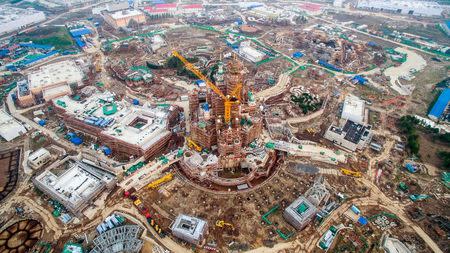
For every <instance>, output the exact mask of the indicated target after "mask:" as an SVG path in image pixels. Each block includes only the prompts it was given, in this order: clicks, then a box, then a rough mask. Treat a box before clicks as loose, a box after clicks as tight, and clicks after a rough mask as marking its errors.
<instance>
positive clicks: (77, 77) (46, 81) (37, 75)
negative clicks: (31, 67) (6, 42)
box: [28, 60, 84, 101]
mask: <svg viewBox="0 0 450 253" xmlns="http://www.w3.org/2000/svg"><path fill="white" fill-rule="evenodd" d="M83 77H84V75H83V72H82V71H81V69H80V68H79V67H78V66H77V65H76V64H75V62H74V61H70V60H67V61H61V62H56V63H52V64H48V65H45V66H43V67H41V68H40V69H39V70H36V71H34V72H32V73H30V74H29V75H28V85H29V89H30V90H31V93H32V94H33V95H34V96H39V97H40V96H42V98H43V99H44V100H45V101H49V100H51V99H53V98H57V97H60V96H64V95H69V94H72V91H71V89H70V86H69V85H70V84H77V85H79V84H81V82H82V80H83Z"/></svg>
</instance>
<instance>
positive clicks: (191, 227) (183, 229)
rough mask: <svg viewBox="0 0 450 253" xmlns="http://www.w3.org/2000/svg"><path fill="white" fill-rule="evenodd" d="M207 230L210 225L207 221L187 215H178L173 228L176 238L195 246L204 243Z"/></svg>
mask: <svg viewBox="0 0 450 253" xmlns="http://www.w3.org/2000/svg"><path fill="white" fill-rule="evenodd" d="M207 229H208V223H207V222H206V221H204V220H202V219H199V218H197V217H192V216H187V215H185V214H180V215H178V217H177V218H176V220H175V221H174V222H173V224H172V226H171V230H172V233H173V235H174V236H176V237H177V238H179V239H181V240H184V241H186V242H189V243H192V244H195V245H201V244H203V243H204V238H205V234H206V232H207Z"/></svg>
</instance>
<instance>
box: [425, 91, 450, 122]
mask: <svg viewBox="0 0 450 253" xmlns="http://www.w3.org/2000/svg"><path fill="white" fill-rule="evenodd" d="M449 102H450V88H446V89H445V90H443V91H442V93H441V95H439V98H438V100H437V101H436V103H434V105H433V108H431V111H430V113H429V114H428V117H432V118H433V117H434V118H436V119H439V118H440V117H441V116H442V114H443V113H444V111H445V108H447V105H448V103H449Z"/></svg>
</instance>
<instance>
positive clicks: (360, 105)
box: [341, 94, 365, 124]
mask: <svg viewBox="0 0 450 253" xmlns="http://www.w3.org/2000/svg"><path fill="white" fill-rule="evenodd" d="M364 115H365V102H364V100H362V99H360V98H358V97H357V96H354V95H351V94H349V95H347V96H346V97H345V100H344V106H343V108H342V114H341V118H342V119H345V120H351V121H353V122H356V123H360V124H363V123H364Z"/></svg>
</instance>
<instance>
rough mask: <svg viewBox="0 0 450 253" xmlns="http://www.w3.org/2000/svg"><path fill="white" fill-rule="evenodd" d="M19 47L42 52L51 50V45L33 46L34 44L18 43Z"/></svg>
mask: <svg viewBox="0 0 450 253" xmlns="http://www.w3.org/2000/svg"><path fill="white" fill-rule="evenodd" d="M19 46H21V47H29V48H34V49H43V50H52V49H53V46H52V45H42V44H35V43H19Z"/></svg>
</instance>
